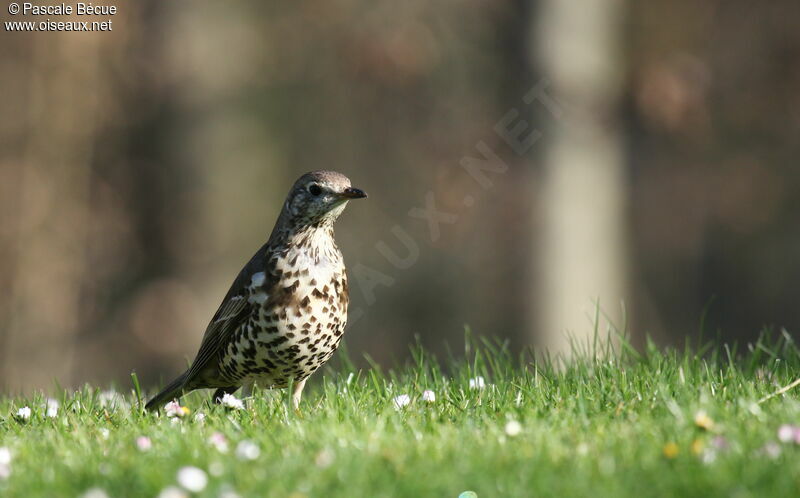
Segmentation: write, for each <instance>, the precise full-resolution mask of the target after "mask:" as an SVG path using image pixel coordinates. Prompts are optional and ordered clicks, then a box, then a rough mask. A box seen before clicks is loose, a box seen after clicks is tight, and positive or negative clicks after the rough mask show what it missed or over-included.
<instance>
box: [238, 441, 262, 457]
mask: <svg viewBox="0 0 800 498" xmlns="http://www.w3.org/2000/svg"><path fill="white" fill-rule="evenodd" d="M260 454H261V449H260V448H259V447H258V445H257V444H256V443H254V442H253V441H250V440H248V439H245V440H244V441H241V442H240V443H239V444H238V445H237V446H236V456H237V457H239V459H240V460H255V459H256V458H258V456H259V455H260Z"/></svg>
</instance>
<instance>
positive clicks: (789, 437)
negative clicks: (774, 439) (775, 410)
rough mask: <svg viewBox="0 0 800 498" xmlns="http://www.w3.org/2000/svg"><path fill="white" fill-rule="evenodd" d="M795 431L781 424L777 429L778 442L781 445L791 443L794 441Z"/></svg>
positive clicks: (793, 428) (791, 427)
mask: <svg viewBox="0 0 800 498" xmlns="http://www.w3.org/2000/svg"><path fill="white" fill-rule="evenodd" d="M796 430H797V429H796V428H795V427H794V426H793V425H789V424H783V425H782V426H780V427H779V428H778V440H779V441H780V442H781V443H791V442H792V441H794V434H795V431H796Z"/></svg>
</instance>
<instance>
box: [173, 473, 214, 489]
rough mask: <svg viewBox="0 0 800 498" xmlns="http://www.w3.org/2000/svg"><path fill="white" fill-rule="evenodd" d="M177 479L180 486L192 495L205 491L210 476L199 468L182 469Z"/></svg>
mask: <svg viewBox="0 0 800 498" xmlns="http://www.w3.org/2000/svg"><path fill="white" fill-rule="evenodd" d="M177 479H178V484H180V485H181V486H182V487H183V488H184V489H186V490H187V491H191V492H192V493H199V492H200V491H203V490H204V489H206V485H207V484H208V476H207V475H206V473H205V472H204V471H203V470H202V469H198V468H197V467H182V468H181V469H180V470H178V476H177Z"/></svg>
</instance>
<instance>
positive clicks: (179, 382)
mask: <svg viewBox="0 0 800 498" xmlns="http://www.w3.org/2000/svg"><path fill="white" fill-rule="evenodd" d="M188 374H189V372H188V371H187V372H184V373H183V374H181V376H180V377H178V378H177V379H175V380H173V381H172V382H170V383H169V385H167V387H165V388H164V389H162V390H161V392H160V393H158V394H156V395H155V396H154V397H153V399H151V400H150V401H148V402H147V404H146V405H144V408H145V410H148V411H154V410H158V409H159V408H161V407H162V406H163V405H165V404H166V403H168V402H170V401H172V400H173V399H175V398H180V397H181V395H182V394H183V388H184V383H185V382H186V377H187V375H188Z"/></svg>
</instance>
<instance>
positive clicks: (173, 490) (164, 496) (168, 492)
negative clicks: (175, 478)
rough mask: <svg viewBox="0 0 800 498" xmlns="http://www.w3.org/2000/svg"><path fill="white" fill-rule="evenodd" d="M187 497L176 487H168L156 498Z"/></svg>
mask: <svg viewBox="0 0 800 498" xmlns="http://www.w3.org/2000/svg"><path fill="white" fill-rule="evenodd" d="M188 496H189V495H187V494H186V492H185V491H184V490H182V489H181V488H179V487H177V486H168V487H166V488H164V489H162V490H161V492H160V493H158V498H187V497H188Z"/></svg>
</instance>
